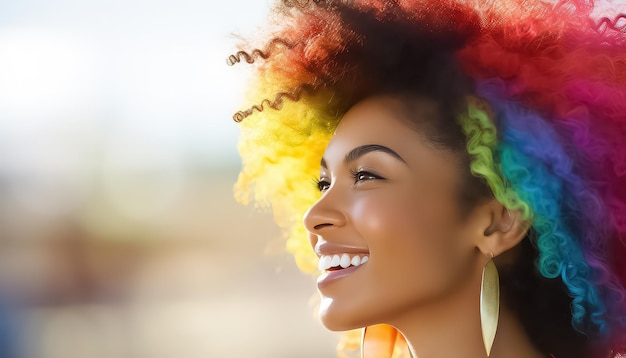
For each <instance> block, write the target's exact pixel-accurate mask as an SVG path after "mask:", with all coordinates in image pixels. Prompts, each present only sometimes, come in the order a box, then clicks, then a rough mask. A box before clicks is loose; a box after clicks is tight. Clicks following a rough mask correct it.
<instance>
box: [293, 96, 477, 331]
mask: <svg viewBox="0 0 626 358" xmlns="http://www.w3.org/2000/svg"><path fill="white" fill-rule="evenodd" d="M423 102H424V103H423V106H424V108H423V109H424V110H423V113H424V114H428V113H431V114H432V113H434V111H435V110H434V105H433V104H432V103H430V102H428V101H425V100H424V101H423ZM402 108H403V107H402V104H401V102H400V100H399V99H396V98H394V97H390V96H378V97H372V98H368V99H366V100H364V101H362V102H360V103H358V104H356V105H355V106H354V107H352V108H351V109H350V110H349V111H348V112H347V113H346V114H345V116H344V117H343V118H342V120H341V122H340V124H339V126H338V128H337V130H336V133H335V135H334V136H333V138H332V140H331V142H330V143H329V145H328V147H327V149H326V152H325V154H324V157H323V160H322V165H321V172H320V182H319V186H320V190H321V191H322V193H323V194H322V196H321V198H320V199H319V200H318V201H317V202H316V203H315V204H314V205H313V206H312V207H311V208H310V209H309V210H308V211H307V213H306V214H305V217H304V224H305V227H306V229H307V231H308V232H309V238H310V242H311V245H312V246H313V247H314V249H315V252H316V253H317V255H318V256H319V257H320V269H321V270H322V271H323V273H322V275H321V276H320V278H319V280H318V290H319V293H320V296H321V305H320V318H321V320H322V323H323V324H324V325H325V326H326V327H327V328H328V329H330V330H348V329H355V328H359V327H364V326H369V325H373V324H378V323H387V324H392V325H393V324H396V323H398V322H400V321H401V320H402V319H403V317H406V316H407V315H413V316H414V315H416V314H417V315H427V314H430V313H429V312H434V311H436V309H434V308H435V307H436V306H438V305H444V304H445V303H446V301H447V300H452V299H454V297H455V292H457V291H459V290H462V289H463V287H466V288H467V287H468V286H471V287H475V288H476V291H475V293H476V296H475V297H476V300H477V299H478V292H479V291H478V289H479V284H480V274H479V272H480V270H481V269H482V265H483V264H484V263H485V260H484V255H483V254H481V253H480V251H479V250H478V249H477V247H476V245H475V243H474V241H473V240H468V231H470V230H476V229H475V227H476V225H473V224H474V223H473V222H475V220H471V219H468V216H471V215H472V214H471V212H470V213H468V214H461V209H460V205H459V199H458V197H459V195H458V191H459V190H460V189H459V188H460V180H461V179H460V178H461V177H462V176H461V174H460V166H459V164H458V163H459V161H458V160H457V158H456V157H455V154H453V153H452V152H451V151H448V150H445V149H441V148H437V147H435V146H434V145H432V144H431V143H429V142H428V140H427V134H426V131H421V130H419V127H420V125H419V118H418V124H417V125H416V124H415V123H410V122H409V119H408V118H407V113H406V111H405V110H403V109H402ZM417 115H419V114H417ZM472 225H473V226H472ZM478 234H482V233H478ZM476 278H478V281H476ZM465 291H467V289H466V290H465ZM476 302H478V301H476Z"/></svg>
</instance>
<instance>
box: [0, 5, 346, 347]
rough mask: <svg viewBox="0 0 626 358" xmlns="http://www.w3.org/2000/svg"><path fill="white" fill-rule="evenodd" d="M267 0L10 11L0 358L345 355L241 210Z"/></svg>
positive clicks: (311, 290)
mask: <svg viewBox="0 0 626 358" xmlns="http://www.w3.org/2000/svg"><path fill="white" fill-rule="evenodd" d="M270 4H271V1H269V0H229V1H222V2H217V1H210V0H177V1H174V0H152V1H147V0H47V1H46V0H4V1H1V2H0V357H3V358H74V357H80V358H96V357H122V358H124V357H132V358H140V357H141V358H144V357H145V358H169V357H185V358H195V357H198V358H200V357H202V358H208V357H255V358H259V357H261V358H262V357H268V358H269V357H272V358H281V357H285V358H300V357H302V358H306V357H333V356H335V345H336V342H337V336H336V334H333V333H330V332H327V331H326V330H325V329H324V328H323V327H322V326H321V325H320V324H319V323H318V321H317V319H316V318H315V316H314V312H315V307H314V306H315V283H314V280H313V278H312V277H310V276H307V275H304V274H301V273H300V272H299V271H298V270H297V269H296V267H295V264H294V263H293V261H292V259H291V257H289V256H288V255H286V254H284V253H283V249H282V240H281V235H280V232H279V231H278V229H277V228H276V227H275V226H274V224H273V222H272V219H271V215H270V214H269V213H259V212H257V211H255V210H254V209H252V208H248V207H243V206H241V205H239V204H237V203H235V202H234V200H233V198H232V185H233V184H234V182H235V180H236V177H237V173H238V170H239V158H238V156H237V150H236V144H237V134H238V129H237V126H236V124H235V123H233V122H232V120H231V115H232V114H233V113H234V112H235V111H237V110H238V109H240V108H241V106H242V102H241V98H242V88H243V86H244V83H245V78H246V75H247V71H246V66H245V65H238V66H234V67H229V66H227V65H226V58H227V56H228V55H229V54H230V53H232V52H233V51H234V50H235V47H234V46H235V44H236V43H237V42H238V39H237V38H236V36H233V35H232V34H240V35H244V36H249V35H253V34H254V32H255V28H256V27H257V26H259V25H260V24H262V23H263V20H264V19H265V17H266V15H267V14H268V9H269V5H270Z"/></svg>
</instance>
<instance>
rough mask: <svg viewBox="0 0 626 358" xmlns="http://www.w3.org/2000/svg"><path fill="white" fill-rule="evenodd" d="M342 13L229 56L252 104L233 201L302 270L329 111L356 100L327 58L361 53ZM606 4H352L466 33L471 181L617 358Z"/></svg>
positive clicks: (328, 12) (332, 114)
mask: <svg viewBox="0 0 626 358" xmlns="http://www.w3.org/2000/svg"><path fill="white" fill-rule="evenodd" d="M318 3H327V4H330V5H328V6H321V5H320V4H318ZM340 3H342V2H341V1H326V2H324V1H312V2H309V1H300V2H298V1H296V0H293V1H284V2H283V4H282V5H279V6H278V7H277V9H278V10H277V11H276V13H277V19H276V21H275V22H274V23H273V25H272V26H270V28H269V31H268V34H269V36H270V38H271V39H272V40H270V41H268V46H267V47H266V48H265V49H264V50H255V51H252V52H246V51H240V52H239V53H237V54H236V55H233V56H231V57H230V58H229V61H230V63H231V64H234V63H236V62H240V61H241V60H246V61H247V62H250V63H253V62H256V63H258V64H259V66H258V70H257V72H256V77H255V81H254V83H253V85H252V86H251V88H250V89H251V90H250V93H249V95H250V98H249V100H250V101H251V102H252V103H258V104H259V105H256V106H253V107H251V108H250V109H248V110H245V111H241V112H238V113H237V114H236V115H235V120H236V121H238V122H241V124H240V125H241V130H242V135H241V140H240V144H239V145H240V146H239V150H240V153H241V156H242V158H243V168H242V172H241V174H240V177H239V180H238V182H237V184H236V195H237V198H238V199H239V200H240V201H241V202H244V203H247V202H250V201H251V200H252V201H254V202H255V203H257V205H261V206H271V207H272V209H273V211H274V215H275V218H276V221H277V223H278V224H279V225H280V226H281V227H283V228H284V229H285V233H286V237H287V249H288V251H289V252H291V253H293V254H294V256H295V259H296V262H297V264H298V266H299V267H300V268H301V269H302V270H304V271H312V270H314V267H315V263H316V257H315V255H314V254H313V252H312V249H311V248H310V245H309V243H308V240H307V236H306V233H305V232H304V228H303V227H302V224H301V219H302V215H303V214H304V212H305V211H306V209H307V208H308V207H310V206H311V205H312V204H313V202H314V201H315V200H316V199H317V198H318V196H319V193H318V192H316V191H315V190H314V189H313V185H312V184H311V183H312V178H314V177H315V176H316V175H317V173H318V171H319V162H320V158H321V156H322V154H323V151H324V149H325V147H326V145H327V143H328V141H329V139H330V136H331V134H332V132H333V130H334V128H335V126H336V124H337V122H338V120H339V118H340V117H341V114H342V113H343V112H345V110H346V109H347V108H349V106H351V105H352V104H354V101H355V99H356V98H358V96H357V95H353V93H352V92H350V91H351V90H349V89H346V86H345V84H346V83H352V84H354V82H358V81H360V79H359V77H358V75H359V73H358V72H354V71H353V69H352V66H348V65H346V64H350V63H349V62H345V63H343V62H341V61H339V60H336V58H341V56H345V49H346V48H347V45H346V43H353V44H359V43H361V42H363V41H365V40H366V39H364V38H360V37H359V36H358V34H355V33H354V32H351V31H349V30H346V29H345V27H343V26H342V21H343V19H342V18H340V16H339V15H337V14H336V13H335V12H334V11H333V9H334V7H333V6H334V5H333V4H340ZM609 5H611V4H610V3H599V2H597V3H594V2H593V1H591V0H589V1H581V0H570V1H558V2H556V3H553V4H551V3H546V2H543V1H539V0H533V1H522V0H514V1H495V0H494V1H478V0H466V1H463V0H441V1H434V0H433V1H429V0H423V1H402V0H397V1H385V0H363V1H356V2H354V3H353V4H352V5H351V6H353V7H354V8H357V9H359V11H362V12H364V13H368V14H371V16H372V17H373V18H375V19H377V20H378V21H381V22H391V23H393V21H395V20H396V19H397V18H394V17H393V16H390V15H389V14H390V13H392V14H395V13H393V11H398V10H397V9H400V11H401V13H402V16H403V19H406V18H408V19H409V20H410V21H413V22H415V23H422V24H426V25H427V28H428V29H429V31H433V32H437V31H442V32H456V33H459V34H463V37H464V41H463V44H462V46H460V47H459V49H458V50H455V55H456V58H457V60H458V61H459V63H460V64H461V66H462V68H463V70H464V71H465V72H466V74H467V76H469V77H470V78H471V79H472V80H473V81H474V85H475V90H474V92H475V93H474V96H475V97H474V99H473V100H469V108H468V110H467V114H466V115H464V116H461V118H459V119H458V121H459V125H460V126H461V128H462V129H463V132H464V133H465V135H466V138H467V151H468V153H469V154H470V156H471V158H472V160H471V165H470V167H471V171H472V173H473V174H474V175H476V176H479V177H483V178H484V179H485V180H486V182H487V183H488V185H489V187H490V189H491V191H492V193H493V195H494V196H495V197H496V198H497V199H498V201H500V202H501V203H502V204H503V205H505V206H506V207H508V208H510V209H516V210H520V211H521V212H522V213H523V216H524V219H526V220H527V221H528V222H529V223H532V229H533V230H534V232H535V233H536V239H535V244H536V246H537V249H538V251H539V258H538V261H537V262H536V267H537V269H538V271H539V272H540V273H541V275H543V276H544V277H546V278H557V277H558V278H560V279H561V280H562V281H563V283H564V284H565V285H566V286H567V288H568V291H569V295H570V297H571V298H572V307H571V309H572V324H573V326H574V327H576V328H577V329H578V330H580V331H582V332H586V333H589V334H593V335H594V337H598V340H603V342H604V343H605V344H606V345H607V346H610V347H611V348H610V350H611V352H612V353H611V354H612V356H615V357H617V356H619V354H626V15H625V14H623V13H619V12H615V11H614V10H611V7H610V6H609ZM390 9H395V10H393V11H391V10H390ZM602 11H604V13H602ZM610 11H614V12H615V13H613V14H610V13H609V12H610ZM401 30H403V31H404V30H406V29H404V28H403V29H401ZM354 61H359V60H358V58H357V59H354ZM355 66H356V65H355ZM350 81H352V82H350ZM364 86H367V83H365V84H364ZM485 106H487V107H488V108H490V110H489V111H486V110H485V109H484V108H485ZM270 108H271V109H270ZM251 115H253V116H252V117H251V118H247V119H246V117H248V116H251ZM309 188H311V189H309Z"/></svg>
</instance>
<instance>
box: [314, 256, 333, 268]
mask: <svg viewBox="0 0 626 358" xmlns="http://www.w3.org/2000/svg"><path fill="white" fill-rule="evenodd" d="M332 259H333V258H332V257H330V256H322V257H320V261H319V262H318V263H317V268H318V269H320V270H322V271H323V270H326V269H329V268H330V262H331V260H332Z"/></svg>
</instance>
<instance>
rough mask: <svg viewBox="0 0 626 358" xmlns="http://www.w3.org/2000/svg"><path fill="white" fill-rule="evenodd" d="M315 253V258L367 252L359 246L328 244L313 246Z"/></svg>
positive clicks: (367, 253) (367, 251)
mask: <svg viewBox="0 0 626 358" xmlns="http://www.w3.org/2000/svg"><path fill="white" fill-rule="evenodd" d="M315 253H316V254H317V256H323V255H334V254H366V255H369V253H370V252H369V250H368V249H366V248H363V247H359V246H351V245H341V244H335V243H330V242H323V243H318V244H317V245H315Z"/></svg>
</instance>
